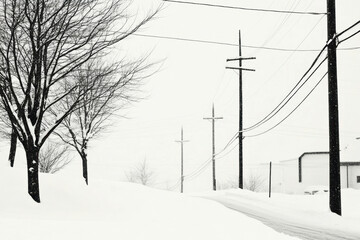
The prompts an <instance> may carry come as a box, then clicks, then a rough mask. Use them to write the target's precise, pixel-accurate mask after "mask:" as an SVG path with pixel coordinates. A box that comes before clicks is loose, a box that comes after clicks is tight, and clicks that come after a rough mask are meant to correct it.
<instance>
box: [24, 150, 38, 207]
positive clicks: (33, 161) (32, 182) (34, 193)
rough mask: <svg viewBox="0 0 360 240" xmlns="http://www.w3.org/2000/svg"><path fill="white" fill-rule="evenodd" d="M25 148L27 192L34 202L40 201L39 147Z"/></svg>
mask: <svg viewBox="0 0 360 240" xmlns="http://www.w3.org/2000/svg"><path fill="white" fill-rule="evenodd" d="M25 150H26V161H27V172H28V193H29V195H30V196H31V197H32V198H33V199H34V201H35V202H38V203H40V193H39V150H40V149H39V148H37V147H33V146H31V147H28V148H27V149H25Z"/></svg>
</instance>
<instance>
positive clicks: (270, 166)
mask: <svg viewBox="0 0 360 240" xmlns="http://www.w3.org/2000/svg"><path fill="white" fill-rule="evenodd" d="M271 170H272V164H271V162H270V165H269V198H271Z"/></svg>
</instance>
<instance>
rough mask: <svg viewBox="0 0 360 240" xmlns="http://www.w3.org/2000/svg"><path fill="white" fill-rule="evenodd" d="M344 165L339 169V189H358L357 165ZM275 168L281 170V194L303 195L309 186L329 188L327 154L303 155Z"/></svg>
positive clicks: (354, 163)
mask: <svg viewBox="0 0 360 240" xmlns="http://www.w3.org/2000/svg"><path fill="white" fill-rule="evenodd" d="M344 164H345V163H343V164H342V166H341V167H340V180H341V188H347V187H349V188H353V189H360V183H358V182H357V177H358V176H359V177H360V166H359V165H358V164H359V163H356V162H351V163H350V165H348V166H346V165H344ZM347 164H348V163H347ZM277 167H278V168H281V169H282V183H281V184H280V185H281V186H282V188H281V192H283V193H287V194H304V190H305V189H306V188H307V187H309V186H327V187H328V186H329V154H328V153H305V154H303V155H302V156H301V157H300V158H298V159H292V160H286V161H282V162H280V164H279V165H278V166H277ZM277 172H279V170H278V171H277Z"/></svg>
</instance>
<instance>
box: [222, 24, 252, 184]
mask: <svg viewBox="0 0 360 240" xmlns="http://www.w3.org/2000/svg"><path fill="white" fill-rule="evenodd" d="M253 59H256V58H255V57H247V58H246V57H242V53H241V32H240V30H239V57H237V58H231V59H227V60H226V61H227V62H231V61H239V67H226V68H227V69H233V70H239V135H238V138H239V188H241V189H243V185H244V184H243V94H242V71H243V70H244V71H252V72H253V71H255V69H249V68H243V67H242V61H243V60H253Z"/></svg>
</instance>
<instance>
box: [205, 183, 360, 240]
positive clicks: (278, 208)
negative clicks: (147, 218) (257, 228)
mask: <svg viewBox="0 0 360 240" xmlns="http://www.w3.org/2000/svg"><path fill="white" fill-rule="evenodd" d="M201 196H202V197H204V198H207V199H212V200H215V201H217V202H220V203H222V204H224V205H225V206H228V207H229V208H232V209H234V210H236V211H239V212H243V213H246V214H248V215H250V216H253V217H255V218H257V219H260V220H262V221H263V222H265V223H267V224H268V225H270V226H273V227H274V228H275V229H278V230H279V231H282V232H286V233H289V234H290V233H291V234H294V235H295V236H302V235H301V232H302V231H303V235H305V234H308V236H306V237H304V239H360V229H359V227H358V226H359V225H360V191H359V190H354V189H343V190H342V217H340V216H338V215H336V214H334V213H331V212H330V210H329V194H328V193H320V194H316V195H287V194H272V196H271V198H269V197H268V193H254V192H250V191H246V190H235V189H233V190H225V191H218V192H212V193H208V194H202V195H201ZM287 227H290V228H294V231H293V232H291V231H292V230H291V229H290V231H286V230H284V228H287ZM311 236H316V238H314V237H311Z"/></svg>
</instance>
